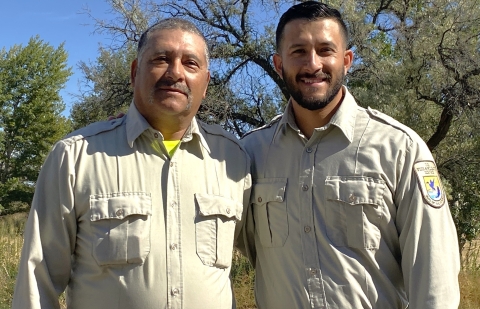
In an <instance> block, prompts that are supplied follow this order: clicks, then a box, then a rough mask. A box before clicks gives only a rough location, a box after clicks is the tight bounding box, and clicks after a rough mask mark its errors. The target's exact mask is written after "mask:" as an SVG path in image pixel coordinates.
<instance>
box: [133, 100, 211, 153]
mask: <svg viewBox="0 0 480 309" xmlns="http://www.w3.org/2000/svg"><path fill="white" fill-rule="evenodd" d="M125 121H126V130H127V142H128V145H129V146H130V148H133V144H134V142H135V140H136V139H137V138H138V137H139V136H140V135H142V134H143V132H145V131H147V130H148V131H150V132H151V134H152V136H153V134H154V133H159V134H160V136H162V138H163V135H162V134H161V132H159V131H158V130H155V129H154V128H152V127H151V126H150V124H149V123H148V121H147V120H146V119H145V117H143V116H142V114H140V112H139V111H138V109H137V107H136V106H135V103H134V102H133V101H132V103H131V104H130V108H129V109H128V113H127V119H126V120H125ZM194 135H196V136H198V140H199V141H200V144H201V145H202V146H203V148H205V149H206V150H207V151H208V152H209V153H210V148H209V147H208V144H207V141H206V140H205V137H204V135H205V131H204V130H203V128H201V127H200V126H199V125H198V122H197V119H196V118H195V117H194V118H193V119H192V122H191V123H190V126H189V127H188V129H187V131H186V132H185V134H184V135H183V137H182V142H184V143H186V142H189V141H191V140H192V139H193V136H194Z"/></svg>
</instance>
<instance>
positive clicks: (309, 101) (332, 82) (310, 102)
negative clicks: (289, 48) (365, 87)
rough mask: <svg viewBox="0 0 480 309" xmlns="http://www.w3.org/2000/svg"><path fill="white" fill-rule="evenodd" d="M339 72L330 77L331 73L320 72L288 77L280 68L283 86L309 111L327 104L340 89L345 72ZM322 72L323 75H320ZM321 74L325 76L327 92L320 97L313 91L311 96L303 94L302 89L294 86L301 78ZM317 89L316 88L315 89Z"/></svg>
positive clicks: (315, 76) (314, 76)
mask: <svg viewBox="0 0 480 309" xmlns="http://www.w3.org/2000/svg"><path fill="white" fill-rule="evenodd" d="M339 73H340V74H339V75H338V76H337V78H335V79H332V75H331V74H328V73H323V72H321V73H320V74H316V75H315V74H302V75H297V76H294V77H290V76H288V75H286V74H285V71H284V69H283V68H282V75H283V80H284V81H285V86H286V87H287V90H288V92H289V93H290V95H291V96H292V98H293V99H294V100H295V102H297V103H298V105H300V106H301V107H303V108H306V109H308V110H311V111H315V110H319V109H322V108H324V107H325V106H327V105H328V104H329V103H330V102H331V101H332V100H333V99H334V98H335V96H336V95H337V94H338V92H339V91H340V89H342V85H343V81H344V79H345V74H344V72H343V70H342V71H340V72H339ZM322 74H323V75H322ZM318 75H320V76H323V77H324V78H326V81H327V83H328V84H329V85H328V88H327V92H326V93H325V95H323V96H321V97H320V98H316V97H314V95H315V92H314V93H312V95H311V96H308V95H304V94H303V93H302V91H301V90H300V89H299V88H298V87H297V86H296V83H299V82H301V81H300V79H301V78H318V77H319V76H318ZM315 90H316V91H318V89H315Z"/></svg>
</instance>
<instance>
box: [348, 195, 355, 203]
mask: <svg viewBox="0 0 480 309" xmlns="http://www.w3.org/2000/svg"><path fill="white" fill-rule="evenodd" d="M348 199H349V200H350V202H351V203H353V202H355V200H356V199H357V197H356V196H355V195H354V194H353V193H352V194H350V196H349V197H348Z"/></svg>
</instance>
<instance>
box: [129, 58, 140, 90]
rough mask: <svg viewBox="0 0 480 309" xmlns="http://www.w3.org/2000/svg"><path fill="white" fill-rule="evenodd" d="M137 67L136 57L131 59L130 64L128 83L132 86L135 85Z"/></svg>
mask: <svg viewBox="0 0 480 309" xmlns="http://www.w3.org/2000/svg"><path fill="white" fill-rule="evenodd" d="M137 69H138V58H135V60H133V61H132V64H131V65H130V83H131V84H132V87H135V78H136V77H137Z"/></svg>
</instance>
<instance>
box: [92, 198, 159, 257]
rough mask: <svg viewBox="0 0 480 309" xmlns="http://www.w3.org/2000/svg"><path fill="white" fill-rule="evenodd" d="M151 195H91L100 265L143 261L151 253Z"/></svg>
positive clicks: (95, 249)
mask: <svg viewBox="0 0 480 309" xmlns="http://www.w3.org/2000/svg"><path fill="white" fill-rule="evenodd" d="M151 216H152V199H151V197H150V195H149V194H146V193H115V194H109V195H94V196H90V227H91V229H92V232H93V235H94V236H93V256H94V258H95V260H96V261H97V263H98V265H100V266H103V265H116V264H127V263H133V264H135V263H138V264H141V263H143V262H144V261H145V258H146V257H147V256H148V254H149V253H150V225H151Z"/></svg>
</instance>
